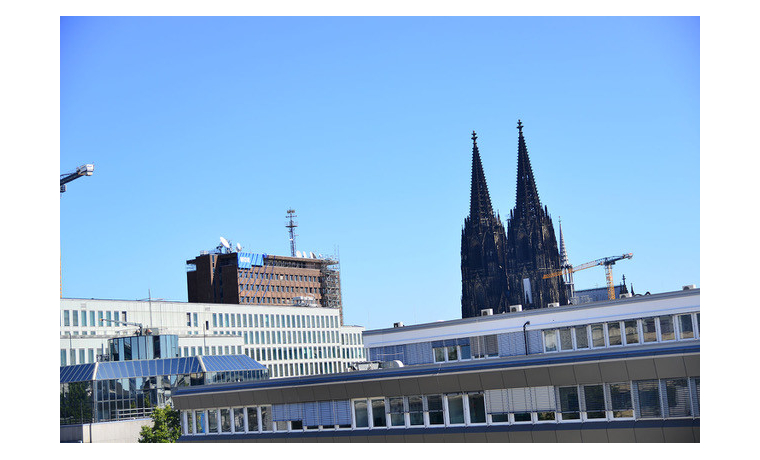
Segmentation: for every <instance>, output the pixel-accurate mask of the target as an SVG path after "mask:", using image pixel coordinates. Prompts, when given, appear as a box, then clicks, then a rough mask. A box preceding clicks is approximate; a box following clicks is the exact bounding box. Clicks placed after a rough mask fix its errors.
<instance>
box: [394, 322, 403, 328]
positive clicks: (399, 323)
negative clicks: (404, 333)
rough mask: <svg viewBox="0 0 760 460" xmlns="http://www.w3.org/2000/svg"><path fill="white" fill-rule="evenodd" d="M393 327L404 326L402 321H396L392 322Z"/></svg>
mask: <svg viewBox="0 0 760 460" xmlns="http://www.w3.org/2000/svg"><path fill="white" fill-rule="evenodd" d="M393 327H404V323H402V322H401V321H399V322H398V323H393Z"/></svg>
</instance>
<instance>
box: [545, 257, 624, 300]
mask: <svg viewBox="0 0 760 460" xmlns="http://www.w3.org/2000/svg"><path fill="white" fill-rule="evenodd" d="M631 257H633V253H631V252H629V253H628V254H623V255H620V256H612V257H602V258H601V259H596V260H592V261H591V262H586V263H585V264H581V265H578V266H577V267H573V266H572V265H571V266H568V267H567V268H565V269H563V270H560V271H556V272H553V273H547V274H546V275H544V277H543V278H544V279H548V278H554V277H556V276H560V275H562V274H564V273H565V272H569V273H571V274H572V273H575V272H577V271H581V270H585V269H587V268H591V267H597V266H599V265H604V272H605V275H606V277H607V297H608V298H609V299H610V300H615V286H614V285H613V284H612V266H613V265H615V262H617V261H619V260H623V259H630V258H631ZM571 296H572V293H571Z"/></svg>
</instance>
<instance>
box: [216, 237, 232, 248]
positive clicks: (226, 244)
mask: <svg viewBox="0 0 760 460" xmlns="http://www.w3.org/2000/svg"><path fill="white" fill-rule="evenodd" d="M219 241H221V242H222V246H224V247H225V248H227V249H229V248H230V242H229V241H227V240H226V239H225V238H224V237H223V236H220V237H219Z"/></svg>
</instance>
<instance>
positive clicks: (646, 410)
mask: <svg viewBox="0 0 760 460" xmlns="http://www.w3.org/2000/svg"><path fill="white" fill-rule="evenodd" d="M636 386H637V387H638V396H639V398H638V399H639V408H640V411H639V417H640V418H659V417H660V416H661V415H662V411H661V409H660V387H659V382H658V381H657V380H640V381H638V382H636Z"/></svg>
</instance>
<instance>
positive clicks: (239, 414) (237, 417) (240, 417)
mask: <svg viewBox="0 0 760 460" xmlns="http://www.w3.org/2000/svg"><path fill="white" fill-rule="evenodd" d="M232 416H233V419H234V422H235V432H236V433H242V432H243V431H244V430H243V428H244V425H243V423H244V419H245V411H244V410H243V408H242V407H241V408H237V409H232Z"/></svg>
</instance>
